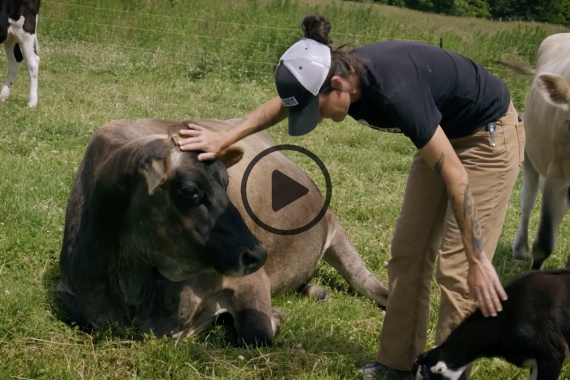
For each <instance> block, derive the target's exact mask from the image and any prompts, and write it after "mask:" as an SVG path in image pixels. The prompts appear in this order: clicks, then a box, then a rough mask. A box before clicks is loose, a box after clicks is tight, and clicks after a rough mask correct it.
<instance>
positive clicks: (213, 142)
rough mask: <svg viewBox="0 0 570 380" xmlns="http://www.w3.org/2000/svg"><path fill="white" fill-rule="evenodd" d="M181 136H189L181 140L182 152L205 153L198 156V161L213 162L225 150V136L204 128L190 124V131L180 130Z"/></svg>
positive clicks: (179, 143) (179, 142)
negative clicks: (196, 151)
mask: <svg viewBox="0 0 570 380" xmlns="http://www.w3.org/2000/svg"><path fill="white" fill-rule="evenodd" d="M180 136H188V138H186V139H182V138H181V139H180V140H179V141H178V145H179V146H180V150H201V151H204V153H200V154H199V155H198V160H200V161H204V160H212V159H214V158H215V157H216V156H217V155H218V153H219V152H220V151H222V150H223V149H224V146H223V143H224V135H223V133H222V132H220V133H216V132H212V131H209V130H207V129H206V128H202V127H201V126H199V125H196V124H188V129H182V130H180Z"/></svg>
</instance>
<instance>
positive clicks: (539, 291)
mask: <svg viewBox="0 0 570 380" xmlns="http://www.w3.org/2000/svg"><path fill="white" fill-rule="evenodd" d="M505 291H506V292H507V296H508V299H507V300H506V301H505V302H503V310H502V311H501V312H499V313H498V314H497V316H496V317H487V318H485V317H484V316H483V314H482V313H481V311H480V310H479V309H477V310H476V311H475V312H473V313H472V314H471V315H469V316H468V317H467V318H465V319H464V320H463V322H462V323H461V324H460V325H459V326H457V328H455V329H454V330H453V331H452V332H451V334H450V335H449V337H448V338H447V339H446V341H445V342H444V343H442V344H441V345H440V346H438V347H434V348H432V349H431V350H429V351H427V352H424V353H422V354H421V355H419V356H418V357H417V359H416V361H415V363H414V364H413V367H412V373H413V375H414V378H415V379H416V380H421V379H425V380H443V379H447V380H457V379H458V378H459V376H461V374H462V373H463V371H464V370H465V369H466V368H467V366H468V365H469V364H471V363H472V362H474V361H475V360H477V359H479V358H493V357H501V358H503V359H505V360H506V361H508V362H509V363H511V364H513V365H515V366H517V367H521V368H523V367H526V368H530V377H529V379H530V380H556V379H558V377H559V376H560V371H561V369H562V364H563V362H564V360H565V359H566V357H567V355H568V344H569V342H570V269H557V270H545V271H530V272H528V273H525V274H523V275H522V276H520V277H519V278H517V279H515V280H514V281H513V282H511V283H510V284H509V285H507V286H506V287H505Z"/></svg>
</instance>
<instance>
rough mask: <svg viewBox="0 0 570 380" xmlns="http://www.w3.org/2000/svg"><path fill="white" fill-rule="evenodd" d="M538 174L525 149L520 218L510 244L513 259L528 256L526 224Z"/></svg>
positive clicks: (534, 197) (536, 192)
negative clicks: (515, 233)
mask: <svg viewBox="0 0 570 380" xmlns="http://www.w3.org/2000/svg"><path fill="white" fill-rule="evenodd" d="M539 177H540V176H539V174H538V172H537V171H536V169H535V168H534V166H533V165H532V163H531V162H530V159H529V158H528V156H527V154H526V151H525V153H524V161H523V187H522V190H521V218H520V221H519V228H518V231H517V235H516V237H515V240H514V242H513V245H512V251H513V259H515V260H526V259H527V257H528V248H529V247H528V224H529V220H530V214H531V212H532V209H533V208H534V204H535V202H536V197H537V196H538V182H539Z"/></svg>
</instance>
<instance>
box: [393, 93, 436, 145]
mask: <svg viewBox="0 0 570 380" xmlns="http://www.w3.org/2000/svg"><path fill="white" fill-rule="evenodd" d="M386 110H387V113H388V119H389V121H390V123H391V124H393V125H394V127H396V128H400V130H401V131H402V133H403V134H404V135H405V136H407V137H408V138H409V139H410V140H411V141H412V143H413V144H414V145H415V146H416V148H418V149H421V148H423V147H424V146H425V145H426V144H427V143H428V142H429V140H431V138H432V137H433V135H434V134H435V131H436V129H437V126H438V125H439V123H440V122H441V117H442V116H441V112H439V109H438V108H437V106H436V105H435V102H434V100H433V97H432V95H431V92H430V89H429V86H428V85H427V83H424V82H417V83H413V84H410V85H408V86H406V87H404V88H403V89H401V90H400V91H398V92H397V93H396V94H395V95H394V96H392V97H391V98H390V99H388V102H387V107H386Z"/></svg>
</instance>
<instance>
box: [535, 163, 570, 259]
mask: <svg viewBox="0 0 570 380" xmlns="http://www.w3.org/2000/svg"><path fill="white" fill-rule="evenodd" d="M565 164H566V163H565V162H564V160H561V159H560V157H557V156H555V157H554V160H553V162H552V163H551V164H550V166H549V167H548V173H547V175H546V178H545V181H544V190H543V194H542V204H541V208H540V221H539V223H538V231H537V234H536V236H535V239H534V242H533V244H532V256H533V259H532V265H531V269H533V270H542V269H543V268H544V264H545V262H546V259H547V258H548V257H549V256H550V255H551V254H552V251H554V247H555V245H556V239H557V237H558V227H559V226H560V222H561V221H562V218H563V217H564V214H566V212H567V211H568V178H566V176H565V174H564V169H565V168H564V166H565Z"/></svg>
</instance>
